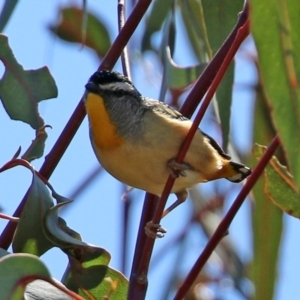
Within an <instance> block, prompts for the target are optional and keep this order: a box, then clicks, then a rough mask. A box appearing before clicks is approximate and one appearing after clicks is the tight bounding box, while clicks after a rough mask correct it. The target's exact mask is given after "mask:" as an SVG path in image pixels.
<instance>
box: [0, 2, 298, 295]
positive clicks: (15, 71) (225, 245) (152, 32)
mask: <svg viewBox="0 0 300 300" xmlns="http://www.w3.org/2000/svg"><path fill="white" fill-rule="evenodd" d="M150 4H151V1H150V0H140V1H139V2H138V3H137V5H136V7H134V8H132V10H131V13H130V16H129V18H128V20H127V22H125V25H124V27H122V26H120V27H122V29H121V31H120V33H119V35H118V37H117V38H116V39H115V41H114V42H111V41H110V34H109V33H110V28H109V27H108V26H107V25H105V23H104V21H103V20H102V18H101V17H99V16H97V15H96V14H94V13H92V12H90V11H88V10H87V8H86V7H85V6H84V7H76V6H68V7H61V8H60V9H59V19H58V20H57V22H56V23H55V24H52V25H51V26H49V28H48V29H49V31H51V33H52V34H53V35H54V36H57V37H58V38H59V39H60V40H63V41H66V42H69V43H79V44H81V45H82V46H87V47H89V48H90V49H92V51H94V52H95V53H96V56H97V58H98V59H99V60H100V61H101V64H100V66H99V69H103V68H104V69H112V68H113V67H114V65H115V63H116V61H117V59H118V58H119V57H120V56H121V54H122V51H123V49H124V48H125V47H126V45H127V44H128V42H129V39H130V37H131V36H132V34H133V33H134V32H135V30H136V28H137V26H138V24H139V22H140V21H142V22H144V24H145V28H144V29H142V30H140V31H138V34H139V35H138V39H139V41H141V42H140V43H139V45H137V43H136V44H134V43H133V47H135V51H140V54H141V55H140V56H141V57H142V58H143V59H145V60H146V57H147V55H149V53H151V54H152V55H153V60H155V61H156V62H155V63H156V64H158V65H159V66H160V68H161V70H162V85H161V91H160V98H161V100H166V101H169V102H170V103H171V104H172V105H173V106H177V107H179V106H180V101H181V100H182V99H183V98H184V96H185V93H186V91H189V95H188V96H187V98H186V99H185V102H184V104H183V106H182V108H181V112H182V113H183V114H184V115H186V116H188V117H190V116H191V115H192V114H193V113H194V111H195V109H196V107H197V106H198V104H199V103H201V108H200V110H199V111H198V113H197V116H196V118H195V122H200V121H201V119H202V116H203V113H204V111H205V110H206V107H207V106H208V104H209V102H210V101H211V98H212V96H213V94H214V93H215V92H216V95H215V97H214V98H213V100H212V102H213V106H212V107H213V108H212V109H211V111H210V112H208V113H210V118H211V120H212V121H211V123H210V126H211V127H212V128H218V129H220V128H221V129H222V130H220V132H221V134H222V141H223V146H224V148H226V149H229V150H230V153H231V154H232V155H233V156H234V157H235V158H236V159H243V160H244V159H246V155H245V153H243V152H241V151H239V147H238V145H236V144H235V143H233V141H232V140H231V139H230V136H231V128H230V124H232V121H231V119H232V118H234V116H232V114H231V107H232V87H233V84H234V65H233V58H234V55H235V53H236V51H237V50H238V49H239V47H240V45H241V43H242V42H243V41H244V40H245V39H246V37H247V36H248V34H249V31H250V30H251V32H252V33H253V37H254V41H255V45H256V49H257V51H258V56H257V57H252V58H251V59H252V60H253V62H255V65H256V67H257V70H258V77H259V78H258V83H257V85H256V87H255V92H256V93H255V95H256V105H255V109H254V128H253V139H254V142H256V143H259V144H261V145H269V144H270V146H269V147H268V148H266V147H265V146H259V145H256V146H254V149H253V152H254V153H253V154H254V155H253V157H251V158H249V160H251V161H252V165H253V166H255V164H256V161H257V166H256V167H255V169H254V172H253V175H251V177H250V178H249V179H248V180H247V182H246V184H245V185H244V186H243V188H242V189H241V191H240V193H239V195H238V196H237V198H236V200H235V202H234V203H233V205H232V206H231V208H230V209H229V210H228V212H227V213H225V216H224V217H223V215H224V213H223V211H224V207H225V203H226V201H227V197H226V195H227V194H229V193H230V192H232V191H233V189H234V188H233V186H232V185H224V186H222V187H221V188H220V187H219V186H218V183H214V185H213V188H214V190H215V191H216V193H215V195H214V196H212V195H211V194H209V193H207V192H206V191H205V189H203V188H202V187H200V188H197V189H193V190H191V193H190V197H191V199H192V202H193V214H192V215H191V216H190V218H189V219H187V220H186V221H187V225H186V227H185V228H183V229H182V231H181V232H179V233H178V235H177V236H176V238H175V240H174V241H173V243H172V246H171V247H170V246H169V247H166V249H165V250H164V252H163V253H162V255H161V258H160V259H162V258H163V256H164V255H166V254H167V253H168V251H170V248H172V247H173V248H174V245H176V247H177V248H178V249H179V250H178V258H179V259H178V261H177V262H176V263H174V265H175V268H176V269H175V271H174V272H172V276H170V280H169V284H168V285H167V286H164V287H163V290H164V295H163V296H162V299H169V298H171V297H173V296H174V295H175V298H174V299H182V298H183V297H184V296H185V297H186V298H185V299H202V297H203V294H204V293H205V292H206V291H207V290H210V291H213V292H214V295H217V294H218V293H222V284H221V283H222V281H223V280H224V279H227V278H230V280H231V282H232V285H233V287H234V290H235V291H236V292H237V293H238V294H239V296H240V298H241V299H251V298H252V297H255V298H256V299H271V298H272V297H273V296H274V290H275V284H276V280H277V276H276V266H277V262H278V257H279V247H280V245H281V239H282V227H283V225H282V223H283V213H288V214H289V215H291V216H293V217H296V218H299V204H298V201H299V187H300V179H299V178H300V175H299V170H300V168H299V167H300V161H299V156H298V151H299V149H298V148H299V145H300V141H299V137H298V135H297V134H295V133H297V132H298V131H297V130H299V127H300V126H299V116H298V115H299V107H300V99H299V95H300V93H299V84H298V78H299V72H300V67H299V62H298V58H297V57H296V55H295V53H297V51H298V52H299V50H300V49H299V47H300V46H299V45H300V42H299V35H298V34H297V29H296V28H299V26H298V22H299V21H298V19H297V17H296V13H297V12H299V11H300V7H299V4H298V3H296V1H291V3H288V4H287V3H286V2H283V1H281V2H278V3H276V4H274V3H271V2H270V1H264V2H263V3H262V2H261V1H256V0H252V1H251V10H250V11H249V7H248V5H249V3H248V2H247V1H246V4H245V5H244V7H243V2H242V1H238V0H236V1H229V0H225V1H222V2H219V1H218V2H216V1H208V0H204V1H197V0H188V1H181V0H178V1H159V0H156V1H153V3H152V5H150ZM128 6H129V7H130V5H128ZM148 6H150V7H149V9H148V10H147V8H148ZM119 7H120V10H119V18H120V20H119V21H120V24H122V21H124V20H122V16H123V17H124V15H123V14H122V9H124V7H122V5H120V6H119ZM15 8H16V2H15V1H11V2H10V4H9V1H7V2H6V4H5V5H4V7H3V10H2V13H1V15H0V27H1V28H4V27H5V26H6V24H7V22H8V20H10V19H11V22H14V18H13V15H12V12H13V11H14V9H15ZM120 11H121V12H120ZM146 11H147V13H146ZM240 11H242V13H241V14H240V15H239V17H238V18H237V17H236V16H237V14H238V12H240ZM179 20H181V22H182V23H180V22H179ZM249 20H250V23H251V26H250V23H249ZM178 24H182V25H183V27H184V29H185V31H186V35H187V38H185V39H182V38H181V42H182V40H184V41H185V44H183V45H180V47H185V48H186V49H187V50H188V49H189V50H190V52H191V53H193V55H194V56H195V61H196V62H197V63H196V64H194V65H191V66H184V67H183V66H180V65H178V64H177V63H176V59H175V56H176V51H177V48H178V47H179V45H178V40H179V33H180V30H179V29H178ZM278 24H279V25H278ZM157 36H159V37H160V38H161V42H160V43H156V42H154V40H156V41H157ZM224 41H225V42H224ZM0 45H1V47H0V49H1V50H0V59H1V61H2V63H3V65H4V69H5V71H4V75H3V77H2V79H1V80H0V98H1V101H2V103H3V107H4V109H5V110H6V112H7V114H8V116H9V117H10V118H11V119H12V120H21V121H23V122H25V123H27V124H29V125H30V126H31V127H32V128H33V129H34V130H35V135H36V137H35V139H34V140H33V141H32V143H31V145H30V146H29V147H28V149H27V150H26V151H25V152H24V153H23V154H22V155H21V156H20V153H21V148H20V149H19V150H18V151H17V153H16V154H15V155H12V157H13V158H12V159H11V160H9V161H8V162H6V163H4V164H3V166H2V167H1V168H0V174H1V175H2V174H3V173H4V172H6V171H7V170H8V169H11V168H15V167H19V168H20V167H25V168H26V169H28V170H29V171H30V172H31V176H32V180H31V184H30V186H29V188H28V190H27V192H26V193H25V195H24V197H23V200H22V201H20V205H19V207H18V209H17V210H16V212H15V214H14V217H11V216H5V215H3V214H1V215H0V216H1V217H2V218H3V219H8V220H9V223H8V225H7V227H6V228H5V230H4V231H3V233H2V235H1V236H0V250H1V252H0V257H1V259H0V269H1V270H2V271H1V275H0V290H1V294H2V297H3V299H23V294H24V293H31V292H32V293H34V294H35V296H36V297H40V298H42V297H46V296H45V295H47V296H48V297H49V298H51V299H69V297H71V298H73V299H126V297H127V299H144V298H145V297H146V294H147V277H148V270H149V263H150V259H151V256H152V250H153V246H154V240H153V239H150V238H149V237H148V238H147V237H146V236H145V234H144V227H145V225H146V224H147V222H149V221H150V220H153V221H158V222H159V219H160V217H161V212H160V208H161V209H163V208H164V204H165V201H166V200H167V196H168V195H169V192H168V187H169V188H170V189H171V187H170V186H171V185H172V182H171V180H168V182H167V184H166V189H165V193H163V195H162V197H161V199H160V200H158V199H157V198H155V197H154V196H153V195H146V198H145V203H144V209H143V212H142V216H141V222H140V228H139V233H138V238H137V242H136V248H135V253H134V259H133V264H132V271H131V276H130V278H129V279H127V278H126V277H125V276H124V275H123V274H122V272H120V271H118V270H115V269H113V268H112V267H111V266H110V260H111V255H110V253H109V252H108V251H107V250H106V249H104V248H102V247H99V246H95V245H92V244H89V243H86V242H83V241H82V238H81V236H80V234H79V233H77V232H76V231H74V230H73V229H71V228H70V227H68V226H67V223H66V221H65V220H64V219H63V218H61V217H59V211H60V209H61V208H62V207H65V206H72V205H73V203H72V201H71V200H69V199H68V198H66V197H64V196H61V195H59V194H58V193H57V192H56V191H55V189H54V188H53V187H52V185H51V184H50V183H49V181H48V180H49V178H50V176H51V174H52V172H53V171H55V169H56V166H57V165H58V163H59V161H60V158H61V157H62V155H63V154H64V151H65V150H66V149H67V148H68V146H69V143H70V141H71V140H72V138H73V137H74V135H75V134H76V131H77V129H78V127H79V125H80V123H81V122H82V120H83V118H84V116H85V112H84V107H83V103H82V101H81V100H80V102H79V104H78V106H77V107H76V109H75V111H74V114H73V115H72V116H71V117H70V120H69V121H68V123H67V125H66V128H65V129H64V131H63V132H62V134H61V136H60V137H58V139H57V142H56V144H55V145H54V147H53V148H52V150H51V151H50V153H48V154H47V156H46V160H45V162H44V164H43V166H42V167H41V169H40V170H39V171H36V170H35V169H34V167H33V165H32V164H31V163H32V161H33V160H34V159H38V158H40V157H42V156H43V155H44V149H45V143H46V141H47V133H46V131H45V129H46V128H47V127H50V126H48V125H45V122H44V120H43V118H42V117H41V115H40V113H39V104H40V102H41V101H43V100H46V99H51V98H55V97H57V86H56V83H55V80H54V78H53V76H52V75H51V73H50V71H49V69H48V68H47V67H42V68H39V69H36V70H24V68H23V67H22V65H21V64H20V63H19V62H18V61H17V59H16V58H15V57H14V54H13V49H11V47H10V46H9V37H6V36H5V35H0ZM129 49H130V51H129ZM131 50H132V48H125V50H124V52H123V54H122V55H123V58H122V59H123V68H124V73H125V74H128V75H130V68H131V67H133V68H134V65H135V63H136V62H137V61H138V60H137V58H136V56H134V55H133V53H132V52H134V51H131ZM128 57H129V58H130V59H129V62H128ZM223 77H224V78H223ZM222 78H223V80H222V83H221V84H220V81H221V79H222ZM195 82H196V83H195ZM192 84H194V85H193V87H192ZM219 84H220V85H219ZM218 85H219V88H218V90H217V91H216V88H217V86H218ZM80 97H81V95H78V98H80ZM283 99H284V102H283V101H282V100H283ZM49 105H51V101H50V102H49ZM248 118H249V116H248ZM240 119H247V118H246V117H245V116H242V117H241V118H240ZM239 122H241V121H240V120H239ZM189 138H190V140H191V139H192V136H189V137H188V138H187V140H188V139H189ZM271 140H272V142H271ZM279 141H280V146H281V147H280V149H277V148H278V145H279ZM183 148H184V146H183ZM276 149H277V158H276V157H273V158H272V156H273V154H274V152H275V150H276ZM19 156H20V158H19ZM179 157H182V159H183V157H184V152H183V150H182V151H180V152H179ZM2 159H3V158H2ZM269 161H270V163H269V165H268V166H267V164H268V162H269ZM262 173H263V176H262V178H260V175H262ZM259 178H260V179H259ZM91 182H92V180H89V183H91ZM67 184H68V182H67ZM254 185H255V187H254V189H253V191H252V195H251V199H253V201H254V200H255V202H256V209H255V210H254V211H251V212H250V214H251V215H252V228H253V244H254V246H253V261H252V262H251V266H250V267H249V264H248V262H245V261H243V259H242V258H241V257H240V255H239V253H238V252H237V250H236V249H235V245H234V241H233V240H232V239H230V238H229V237H227V238H225V239H223V237H224V236H225V235H226V233H227V230H228V227H229V225H230V224H231V221H232V219H233V218H234V216H235V214H236V213H237V211H238V210H239V208H240V206H241V205H242V203H243V201H244V200H245V198H246V196H247V194H248V193H249V191H250V190H251V189H252V187H253V186H254ZM82 187H83V188H84V189H86V188H87V187H88V183H84V184H83V185H82ZM170 189H169V190H170ZM126 196H127V198H128V199H130V197H131V196H130V194H126ZM164 196H166V197H165V199H164ZM267 199H268V200H270V201H268V200H267ZM155 201H158V202H157V203H158V205H157V210H155V205H153V203H155ZM130 202H131V201H129V200H128V201H127V204H126V205H129V204H130ZM150 203H151V204H150ZM274 204H275V205H274ZM2 205H4V204H2ZM157 218H158V220H157ZM124 222H125V230H128V223H129V220H128V215H127V214H126V213H124ZM158 222H157V223H158ZM262 223H263V224H265V225H264V228H263V230H262V229H261V224H262ZM193 227H199V228H201V229H202V231H203V234H204V237H205V239H206V240H208V244H207V246H206V247H205V249H204V251H203V252H200V253H197V256H199V257H198V260H197V261H196V263H195V265H194V267H193V268H192V269H191V271H190V272H189V273H188V275H187V274H181V273H180V272H178V270H179V267H181V266H182V262H183V261H185V259H186V258H187V257H188V256H189V250H190V249H189V246H187V243H188V239H187V236H188V234H189V232H190V230H191V228H193ZM127 234H128V232H125V233H124V239H123V245H121V241H120V242H119V244H120V251H121V248H122V247H123V251H124V248H126V246H128V245H127V242H128V241H127V239H126V238H128V236H127ZM10 245H12V252H13V253H10V252H8V251H7V250H8V248H9V246H10ZM53 247H58V248H59V249H60V250H61V251H62V252H63V253H65V254H66V255H67V257H68V261H69V265H68V266H66V270H65V273H64V276H63V278H62V280H61V283H59V282H57V281H56V280H54V279H52V278H51V276H50V274H49V271H48V270H47V268H46V266H45V264H44V263H43V262H42V259H40V258H39V257H40V256H42V255H43V254H44V253H46V252H48V251H51V249H52V248H53ZM213 251H214V253H215V255H216V256H217V257H218V260H216V259H211V260H209V261H208V258H209V256H210V255H211V254H212V252H213ZM216 262H217V265H218V268H219V271H218V272H212V271H211V270H210V268H209V267H210V266H212V265H214V264H216ZM204 264H206V267H205V268H203V266H204ZM168 267H169V268H168V269H169V270H170V269H171V271H172V268H173V267H172V266H168ZM216 273H217V274H216ZM250 280H251V282H252V284H253V285H254V287H255V296H254V292H253V289H252V284H250V283H249V282H250ZM178 282H179V283H180V287H179V288H178ZM245 282H248V285H247V284H245ZM26 286H27V288H26V289H25V287H26ZM42 295H43V296H42ZM126 295H127V296H126ZM214 298H217V296H214Z"/></svg>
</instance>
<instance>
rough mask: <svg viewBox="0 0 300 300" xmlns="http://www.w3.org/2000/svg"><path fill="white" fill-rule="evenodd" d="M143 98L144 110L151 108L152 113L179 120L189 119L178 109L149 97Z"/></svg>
mask: <svg viewBox="0 0 300 300" xmlns="http://www.w3.org/2000/svg"><path fill="white" fill-rule="evenodd" d="M143 100H144V102H143V104H144V107H145V108H146V110H152V111H153V112H154V113H158V114H163V115H164V116H166V117H169V118H171V119H178V120H181V121H187V120H189V119H188V118H186V117H185V116H183V115H182V114H181V113H180V112H179V111H178V110H176V109H175V108H173V107H171V106H170V105H168V104H166V103H164V102H160V101H157V100H154V99H149V98H147V99H146V98H144V99H143Z"/></svg>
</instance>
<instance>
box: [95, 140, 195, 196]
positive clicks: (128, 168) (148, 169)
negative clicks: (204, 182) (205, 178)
mask: <svg viewBox="0 0 300 300" xmlns="http://www.w3.org/2000/svg"><path fill="white" fill-rule="evenodd" d="M94 150H95V151H96V152H97V156H98V159H99V161H100V163H101V165H102V166H103V167H104V168H105V169H106V170H107V171H108V172H109V173H110V174H111V175H112V176H114V177H115V178H116V179H118V180H119V181H121V182H123V183H125V184H127V185H129V186H132V187H135V188H138V189H141V190H144V191H147V192H149V193H152V194H156V195H161V193H162V191H163V189H164V186H165V183H166V181H167V179H168V176H169V175H170V171H169V169H168V166H167V163H168V161H169V159H171V158H170V157H166V156H164V155H163V153H161V154H160V155H155V153H151V152H149V153H145V151H146V150H145V148H144V147H143V151H140V149H139V147H138V146H128V145H127V146H126V147H125V146H121V147H119V148H117V149H113V150H110V151H105V150H104V151H103V150H102V151H99V150H97V149H95V147H94ZM186 173H187V176H186V177H182V176H180V177H179V178H177V179H176V180H175V183H174V186H173V189H172V193H175V192H178V191H180V190H182V189H185V188H189V187H192V186H193V185H195V184H197V183H198V182H199V173H197V172H194V171H191V170H190V171H186Z"/></svg>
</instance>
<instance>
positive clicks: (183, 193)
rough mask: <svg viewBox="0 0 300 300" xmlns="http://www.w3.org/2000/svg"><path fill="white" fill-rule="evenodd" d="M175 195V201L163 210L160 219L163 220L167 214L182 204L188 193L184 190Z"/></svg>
mask: <svg viewBox="0 0 300 300" xmlns="http://www.w3.org/2000/svg"><path fill="white" fill-rule="evenodd" d="M175 195H176V196H177V200H176V201H175V202H174V203H173V204H171V205H170V206H169V207H168V208H167V209H165V210H164V212H163V214H162V217H161V218H164V217H165V216H166V215H167V214H168V213H170V212H171V211H172V210H173V209H175V208H176V207H177V206H178V205H180V204H181V203H183V202H184V201H185V200H186V198H187V196H188V192H187V190H185V189H184V190H181V191H180V192H177V193H175Z"/></svg>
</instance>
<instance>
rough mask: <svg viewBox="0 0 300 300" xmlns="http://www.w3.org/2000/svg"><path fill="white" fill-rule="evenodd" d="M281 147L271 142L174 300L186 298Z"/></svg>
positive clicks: (276, 139) (274, 141)
mask: <svg viewBox="0 0 300 300" xmlns="http://www.w3.org/2000/svg"><path fill="white" fill-rule="evenodd" d="M279 145H280V141H279V137H278V136H276V137H275V138H274V139H273V141H272V142H271V144H270V146H269V147H268V149H267V150H266V152H265V153H264V155H263V156H262V158H261V159H260V161H259V162H258V164H257V166H256V167H255V169H254V170H253V172H252V174H251V175H250V176H249V177H248V179H247V181H246V183H245V185H244V186H243V188H242V189H241V191H240V193H239V194H238V196H237V198H236V199H235V201H234V203H233V204H232V206H231V207H230V209H229V210H228V212H227V214H226V215H225V217H224V219H223V220H222V221H221V223H220V224H219V226H218V228H217V229H216V231H215V232H214V234H213V235H212V237H211V238H210V240H209V241H208V243H207V245H206V247H205V248H204V250H203V252H202V253H201V254H200V256H199V258H198V259H197V261H196V263H195V264H194V266H193V268H192V269H191V271H190V273H189V274H188V276H187V277H186V279H185V281H184V282H183V284H182V285H181V287H180V288H179V290H178V292H177V294H176V295H175V297H174V300H181V299H183V298H184V296H185V294H186V293H187V291H188V290H189V288H190V287H191V286H192V284H193V283H194V281H195V280H196V278H197V276H198V274H199V273H200V271H201V269H202V268H203V266H204V264H205V263H206V262H207V260H208V259H209V257H210V255H211V254H212V252H213V251H214V250H215V248H216V247H217V245H218V244H219V242H220V240H221V239H222V238H223V237H224V236H225V235H226V232H227V231H228V228H229V226H230V224H231V222H232V220H233V218H234V217H235V215H236V213H237V212H238V210H239V209H240V207H241V205H242V204H243V202H244V200H245V198H246V197H247V195H248V194H249V192H250V191H251V189H252V188H253V186H254V185H255V183H256V182H257V180H258V179H259V177H260V176H261V174H262V173H263V171H264V169H265V168H266V166H267V164H268V163H269V161H270V159H271V158H272V156H273V155H274V153H275V151H276V149H277V148H278V147H279Z"/></svg>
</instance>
